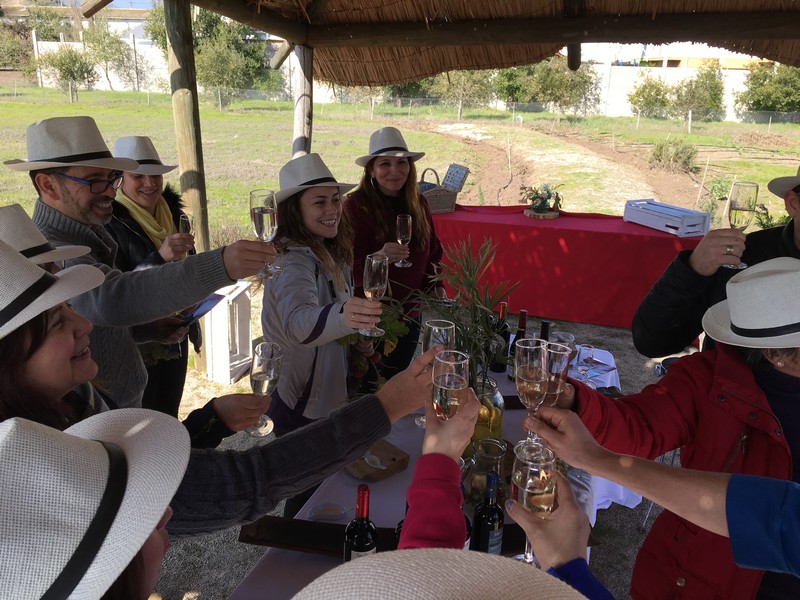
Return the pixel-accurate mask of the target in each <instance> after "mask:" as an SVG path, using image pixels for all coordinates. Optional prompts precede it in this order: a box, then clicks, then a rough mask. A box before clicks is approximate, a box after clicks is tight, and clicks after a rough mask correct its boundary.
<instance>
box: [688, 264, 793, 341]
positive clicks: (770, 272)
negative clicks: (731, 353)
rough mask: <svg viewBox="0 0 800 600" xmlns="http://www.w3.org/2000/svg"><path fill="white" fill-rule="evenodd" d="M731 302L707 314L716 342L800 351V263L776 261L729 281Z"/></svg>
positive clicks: (706, 326)
mask: <svg viewBox="0 0 800 600" xmlns="http://www.w3.org/2000/svg"><path fill="white" fill-rule="evenodd" d="M726 291H727V296H728V297H727V299H726V300H723V301H722V302H719V303H717V304H715V305H714V306H712V307H711V308H709V309H708V310H707V311H706V313H705V315H703V329H704V330H705V332H706V333H707V334H708V335H709V336H711V338H712V339H714V340H716V341H717V342H722V343H723V344H730V345H732V346H742V347H744V348H800V260H798V259H796V258H789V257H782V258H773V259H772V260H767V261H764V262H761V263H758V264H757V265H753V266H752V267H749V268H747V269H745V270H744V271H741V272H740V273H737V274H736V275H734V276H733V277H731V279H730V281H728V284H727V287H726Z"/></svg>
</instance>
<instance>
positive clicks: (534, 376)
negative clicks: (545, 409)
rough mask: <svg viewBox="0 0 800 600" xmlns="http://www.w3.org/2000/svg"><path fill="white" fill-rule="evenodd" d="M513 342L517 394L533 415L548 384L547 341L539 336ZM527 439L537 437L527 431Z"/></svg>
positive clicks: (532, 441) (541, 400)
mask: <svg viewBox="0 0 800 600" xmlns="http://www.w3.org/2000/svg"><path fill="white" fill-rule="evenodd" d="M514 344H515V345H516V348H517V349H516V352H515V353H514V373H515V380H514V381H515V383H516V385H517V395H519V399H520V402H522V404H523V405H524V406H525V408H526V409H527V411H528V414H529V415H530V416H532V417H533V416H535V415H536V411H538V410H539V407H540V406H541V405H542V403H543V402H544V399H545V394H546V392H547V388H548V384H549V374H548V372H547V342H546V341H544V340H541V339H539V338H524V339H521V340H516V341H515V342H514ZM527 440H528V441H529V442H531V443H534V442H537V441H538V440H539V437H538V436H537V435H536V434H535V433H534V432H533V431H529V432H528V438H527Z"/></svg>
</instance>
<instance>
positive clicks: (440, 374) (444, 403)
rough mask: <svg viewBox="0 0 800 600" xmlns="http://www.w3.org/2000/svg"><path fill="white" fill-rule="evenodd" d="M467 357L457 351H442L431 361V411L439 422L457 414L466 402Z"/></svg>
mask: <svg viewBox="0 0 800 600" xmlns="http://www.w3.org/2000/svg"><path fill="white" fill-rule="evenodd" d="M468 379H469V356H467V355H466V354H464V353H463V352H458V351H457V350H442V351H440V352H437V354H436V357H435V358H434V359H433V410H434V412H435V413H436V417H437V418H438V419H439V420H440V421H446V420H447V419H449V418H450V417H452V416H453V415H455V414H456V412H458V407H459V405H460V404H462V403H463V402H464V401H465V400H466V394H467V382H468Z"/></svg>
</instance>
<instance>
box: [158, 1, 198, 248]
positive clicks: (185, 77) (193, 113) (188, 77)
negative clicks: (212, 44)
mask: <svg viewBox="0 0 800 600" xmlns="http://www.w3.org/2000/svg"><path fill="white" fill-rule="evenodd" d="M190 11H191V5H190V4H189V2H188V1H187V0H168V1H167V2H165V3H164V19H165V21H166V26H167V48H168V65H169V73H170V83H171V87H172V119H173V122H174V124H175V146H176V148H177V151H178V165H179V169H180V174H181V194H182V195H183V200H184V202H186V203H187V204H188V205H189V207H190V209H191V211H192V214H193V215H194V222H195V248H196V249H197V251H198V252H204V251H206V250H208V249H209V239H208V208H207V206H206V180H205V169H204V167H203V145H202V141H201V138H200V112H199V109H198V103H197V76H196V73H195V67H194V47H193V45H192V20H191V14H190Z"/></svg>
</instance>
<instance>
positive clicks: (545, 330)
mask: <svg viewBox="0 0 800 600" xmlns="http://www.w3.org/2000/svg"><path fill="white" fill-rule="evenodd" d="M539 339H540V340H544V341H545V342H549V341H550V321H545V320H544V319H542V328H541V329H540V330H539Z"/></svg>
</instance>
